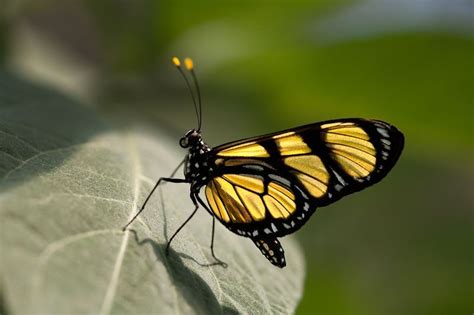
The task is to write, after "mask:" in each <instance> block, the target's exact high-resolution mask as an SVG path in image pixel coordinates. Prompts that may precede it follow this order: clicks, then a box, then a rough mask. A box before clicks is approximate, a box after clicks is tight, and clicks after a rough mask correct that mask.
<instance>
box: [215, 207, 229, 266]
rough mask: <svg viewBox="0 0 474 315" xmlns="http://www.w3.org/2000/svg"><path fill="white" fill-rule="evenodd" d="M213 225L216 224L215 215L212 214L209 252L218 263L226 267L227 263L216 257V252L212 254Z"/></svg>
mask: <svg viewBox="0 0 474 315" xmlns="http://www.w3.org/2000/svg"><path fill="white" fill-rule="evenodd" d="M215 226H216V217H215V216H212V237H211V254H212V257H213V258H214V259H215V260H216V262H217V263H218V264H219V265H222V267H224V268H227V263H225V262H224V261H222V260H220V259H219V258H217V257H216V254H214V231H215Z"/></svg>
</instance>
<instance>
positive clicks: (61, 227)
mask: <svg viewBox="0 0 474 315" xmlns="http://www.w3.org/2000/svg"><path fill="white" fill-rule="evenodd" d="M0 82H1V84H0V130H1V131H0V134H1V137H2V138H1V155H0V167H1V170H2V173H0V216H1V221H0V222H1V224H2V225H1V261H0V263H1V265H0V272H1V281H2V283H1V286H0V288H2V289H1V292H0V293H1V294H2V296H1V298H0V301H1V302H2V303H3V305H1V307H0V310H1V311H2V313H3V312H5V313H10V314H26V313H30V314H31V313H35V314H64V313H68V314H71V313H73V314H111V313H113V314H115V313H130V314H132V313H133V314H138V313H153V314H156V313H160V314H171V313H179V314H181V313H183V314H221V313H226V314H237V313H246V314H289V313H294V311H295V309H296V306H297V303H298V301H299V299H300V298H301V294H302V286H303V278H304V263H303V257H302V255H301V253H300V250H299V249H298V246H297V245H296V244H295V242H293V241H292V240H291V239H285V240H283V245H284V246H285V250H286V253H287V262H288V266H287V267H286V268H285V269H279V268H276V267H274V266H272V265H271V264H270V263H269V262H268V261H267V260H266V259H265V258H264V257H263V256H262V255H261V254H260V253H259V250H258V249H257V248H256V247H255V246H254V245H253V244H251V242H250V241H249V240H247V239H245V238H242V237H238V236H236V235H234V234H232V233H231V232H229V231H228V230H226V229H225V228H223V227H222V226H221V225H219V224H218V226H217V229H216V243H215V250H216V254H217V255H218V256H219V257H220V258H221V259H222V260H224V261H225V262H227V263H228V264H229V266H228V268H223V267H222V266H206V265H208V264H209V263H212V262H213V260H212V258H211V255H210V250H209V244H210V237H211V222H212V220H211V218H210V217H209V215H208V214H207V213H206V212H205V211H203V210H201V211H198V214H197V215H196V216H195V217H194V218H193V219H192V220H191V222H190V223H189V224H188V225H187V226H186V227H185V228H184V229H183V230H182V232H181V233H180V234H178V236H177V237H176V238H175V240H174V241H173V243H172V246H171V253H170V255H169V256H166V255H165V254H164V250H165V246H166V242H167V240H168V239H169V237H170V235H171V234H172V233H173V232H174V231H175V230H176V229H177V228H178V226H179V225H180V224H181V223H182V222H184V220H185V219H186V218H187V217H188V216H189V214H190V213H191V211H192V203H191V201H190V200H189V198H188V195H189V188H188V186H187V185H178V184H175V185H172V184H167V185H164V186H162V188H161V190H159V191H158V192H157V193H155V195H154V196H153V197H152V199H151V200H150V203H149V205H148V207H147V209H146V210H145V212H144V213H143V214H142V215H141V216H140V217H139V219H138V220H137V221H135V223H134V224H133V225H132V229H133V230H131V231H126V232H122V231H121V230H120V228H121V226H123V225H124V224H125V223H126V222H127V220H128V219H129V218H130V217H131V216H133V215H134V214H135V213H136V211H137V206H139V205H141V203H142V202H143V200H144V198H145V197H146V195H147V193H148V192H149V191H150V189H151V187H152V186H153V185H154V183H155V180H156V179H157V178H158V177H160V176H166V175H169V173H170V172H171V171H172V170H173V169H174V167H175V165H176V164H177V163H178V162H179V161H180V159H181V156H182V155H183V153H184V152H179V153H178V152H177V151H176V150H175V148H176V145H175V144H174V141H170V140H169V139H167V138H166V137H162V136H160V133H158V132H156V133H155V134H154V135H152V134H151V133H149V132H148V131H146V130H136V129H133V128H130V129H128V130H126V131H116V130H113V129H110V128H108V127H107V126H106V125H105V124H104V123H103V122H101V120H100V119H98V118H97V117H96V116H95V114H94V113H93V112H91V111H89V110H87V109H85V108H84V107H81V106H80V105H79V104H77V103H76V102H74V101H72V100H70V99H68V98H67V97H64V96H62V95H60V94H58V93H55V92H53V91H50V90H48V89H44V88H40V87H38V86H34V85H32V84H29V83H25V82H23V81H21V80H19V79H17V78H15V77H14V76H12V75H11V74H8V73H1V75H0Z"/></svg>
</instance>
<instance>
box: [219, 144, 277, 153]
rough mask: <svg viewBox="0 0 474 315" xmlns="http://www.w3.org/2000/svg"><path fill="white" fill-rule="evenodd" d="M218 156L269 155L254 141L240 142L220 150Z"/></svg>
mask: <svg viewBox="0 0 474 315" xmlns="http://www.w3.org/2000/svg"><path fill="white" fill-rule="evenodd" d="M217 155H218V156H235V157H239V156H240V157H269V156H270V154H268V152H267V150H265V148H264V147H263V146H261V145H260V144H257V143H255V142H247V143H242V144H239V145H236V146H233V147H230V148H227V149H224V150H222V151H219V153H218V154H217Z"/></svg>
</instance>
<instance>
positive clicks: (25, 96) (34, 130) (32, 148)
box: [0, 69, 107, 191]
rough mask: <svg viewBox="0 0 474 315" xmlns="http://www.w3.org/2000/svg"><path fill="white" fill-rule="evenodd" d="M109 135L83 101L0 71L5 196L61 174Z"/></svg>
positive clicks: (0, 162)
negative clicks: (79, 151)
mask: <svg viewBox="0 0 474 315" xmlns="http://www.w3.org/2000/svg"><path fill="white" fill-rule="evenodd" d="M106 129H107V128H106V125H105V124H104V123H103V122H102V121H101V119H100V118H99V117H98V116H97V114H96V113H95V112H94V111H93V110H91V109H89V108H87V107H85V106H84V105H82V104H81V103H79V102H78V101H76V100H74V99H72V98H70V97H67V96H65V95H64V94H62V93H59V92H56V91H54V90H53V89H51V88H47V87H44V86H41V85H39V84H36V83H31V82H29V81H26V80H24V79H22V78H20V77H19V76H17V75H16V74H14V73H12V72H9V71H6V70H1V69H0V191H3V190H6V189H8V188H10V187H11V186H14V185H17V184H19V183H22V182H23V181H26V180H29V179H30V178H31V177H34V176H38V175H40V174H42V173H46V172H48V171H50V170H52V169H54V168H56V167H57V166H58V165H61V164H62V163H63V162H64V161H65V160H66V159H67V158H68V157H69V156H70V155H71V154H73V152H74V151H75V150H76V148H77V146H78V145H80V144H82V143H85V142H87V140H88V139H90V138H91V137H93V136H94V135H96V134H98V133H101V132H103V131H105V130H106Z"/></svg>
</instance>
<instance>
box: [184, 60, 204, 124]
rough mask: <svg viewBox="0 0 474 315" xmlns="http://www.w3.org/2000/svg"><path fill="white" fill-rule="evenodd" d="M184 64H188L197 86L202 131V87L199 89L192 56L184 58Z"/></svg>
mask: <svg viewBox="0 0 474 315" xmlns="http://www.w3.org/2000/svg"><path fill="white" fill-rule="evenodd" d="M184 64H185V65H186V69H188V71H189V72H191V76H192V78H193V81H194V86H195V87H196V91H197V96H198V104H199V128H198V131H201V125H202V101H201V89H199V84H198V80H197V77H196V73H195V72H194V64H193V60H192V59H191V58H185V59H184Z"/></svg>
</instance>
